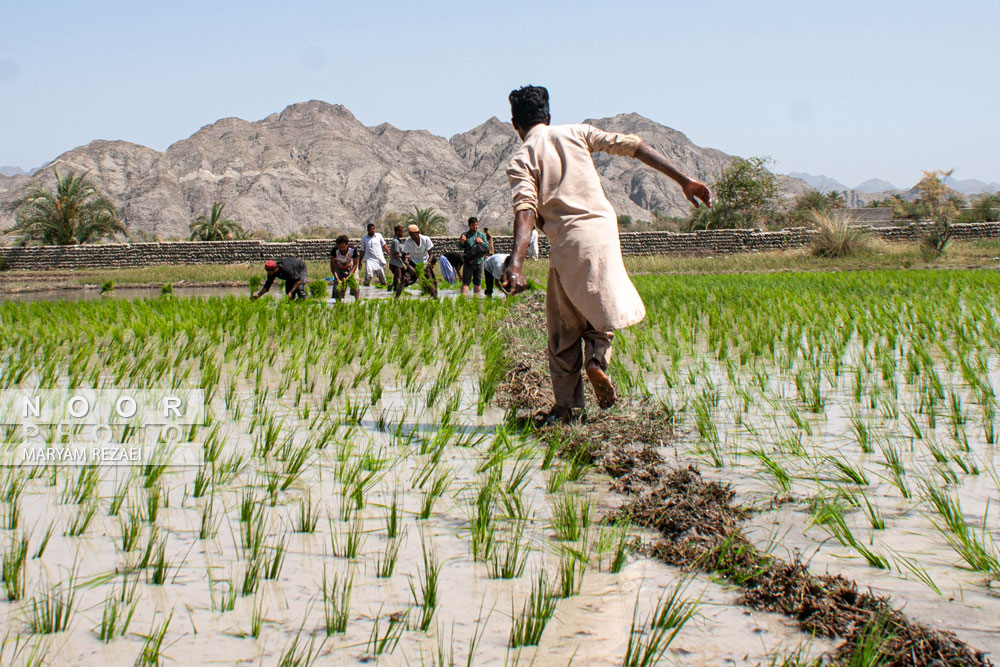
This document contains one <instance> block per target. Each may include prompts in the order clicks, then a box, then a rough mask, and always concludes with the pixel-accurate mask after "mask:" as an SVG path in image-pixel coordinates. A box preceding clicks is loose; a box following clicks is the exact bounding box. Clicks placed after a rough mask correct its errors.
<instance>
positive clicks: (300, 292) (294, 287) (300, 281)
mask: <svg viewBox="0 0 1000 667" xmlns="http://www.w3.org/2000/svg"><path fill="white" fill-rule="evenodd" d="M264 271H265V272H266V273H267V280H265V281H264V285H263V286H262V287H261V288H260V291H259V292H257V293H256V294H254V295H253V296H251V297H250V298H251V299H252V300H253V299H259V298H260V297H262V296H264V295H265V294H267V292H268V290H270V289H271V285H273V284H274V279H275V278H281V279H282V280H284V281H285V296H286V297H288V298H289V299H304V298H306V283H307V282H309V276H308V275H307V272H306V263H305V262H303V261H302V260H301V259H299V258H298V257H286V258H284V259H283V260H281V261H280V262H276V261H274V260H273V259H269V260H267V261H266V262H264Z"/></svg>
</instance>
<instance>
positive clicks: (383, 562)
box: [375, 535, 403, 579]
mask: <svg viewBox="0 0 1000 667" xmlns="http://www.w3.org/2000/svg"><path fill="white" fill-rule="evenodd" d="M402 543H403V535H398V536H397V537H392V538H389V540H388V541H387V542H386V543H385V550H384V551H383V552H382V555H380V556H378V557H377V559H376V560H375V576H377V577H379V578H380V579H389V578H390V577H392V573H393V572H394V571H395V570H396V562H397V561H398V560H399V549H400V547H401V546H402Z"/></svg>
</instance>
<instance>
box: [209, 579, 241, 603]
mask: <svg viewBox="0 0 1000 667" xmlns="http://www.w3.org/2000/svg"><path fill="white" fill-rule="evenodd" d="M219 584H221V586H220V585H219ZM208 591H209V599H210V602H211V607H212V611H218V612H221V613H225V612H227V611H232V610H233V609H235V608H236V594H237V592H238V591H239V589H237V588H236V586H234V585H233V582H232V581H230V580H228V579H222V580H214V579H212V573H211V571H209V573H208Z"/></svg>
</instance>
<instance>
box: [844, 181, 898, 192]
mask: <svg viewBox="0 0 1000 667" xmlns="http://www.w3.org/2000/svg"><path fill="white" fill-rule="evenodd" d="M854 189H855V190H857V191H858V192H860V193H862V194H867V195H871V194H875V193H877V192H893V191H894V190H898V189H899V188H897V187H896V186H895V185H893V184H892V183H890V182H889V181H883V180H882V179H880V178H869V179H868V180H867V181H865V182H864V183H861V184H860V185H858V187H856V188H854Z"/></svg>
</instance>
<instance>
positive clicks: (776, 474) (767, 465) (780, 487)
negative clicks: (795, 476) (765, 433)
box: [747, 449, 792, 493]
mask: <svg viewBox="0 0 1000 667" xmlns="http://www.w3.org/2000/svg"><path fill="white" fill-rule="evenodd" d="M747 454H749V455H750V456H753V457H754V458H756V459H757V460H759V461H760V462H761V463H762V464H763V465H764V469H765V470H766V471H767V472H769V473H771V477H770V480H769V481H772V483H773V485H774V487H775V489H776V490H777V492H778V493H788V492H789V491H790V490H791V488H792V477H791V475H789V474H788V471H787V470H785V468H784V466H782V465H781V463H779V462H778V460H777V459H775V458H774V457H772V456H770V455H768V453H767V452H765V451H764V450H762V449H749V450H747Z"/></svg>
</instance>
